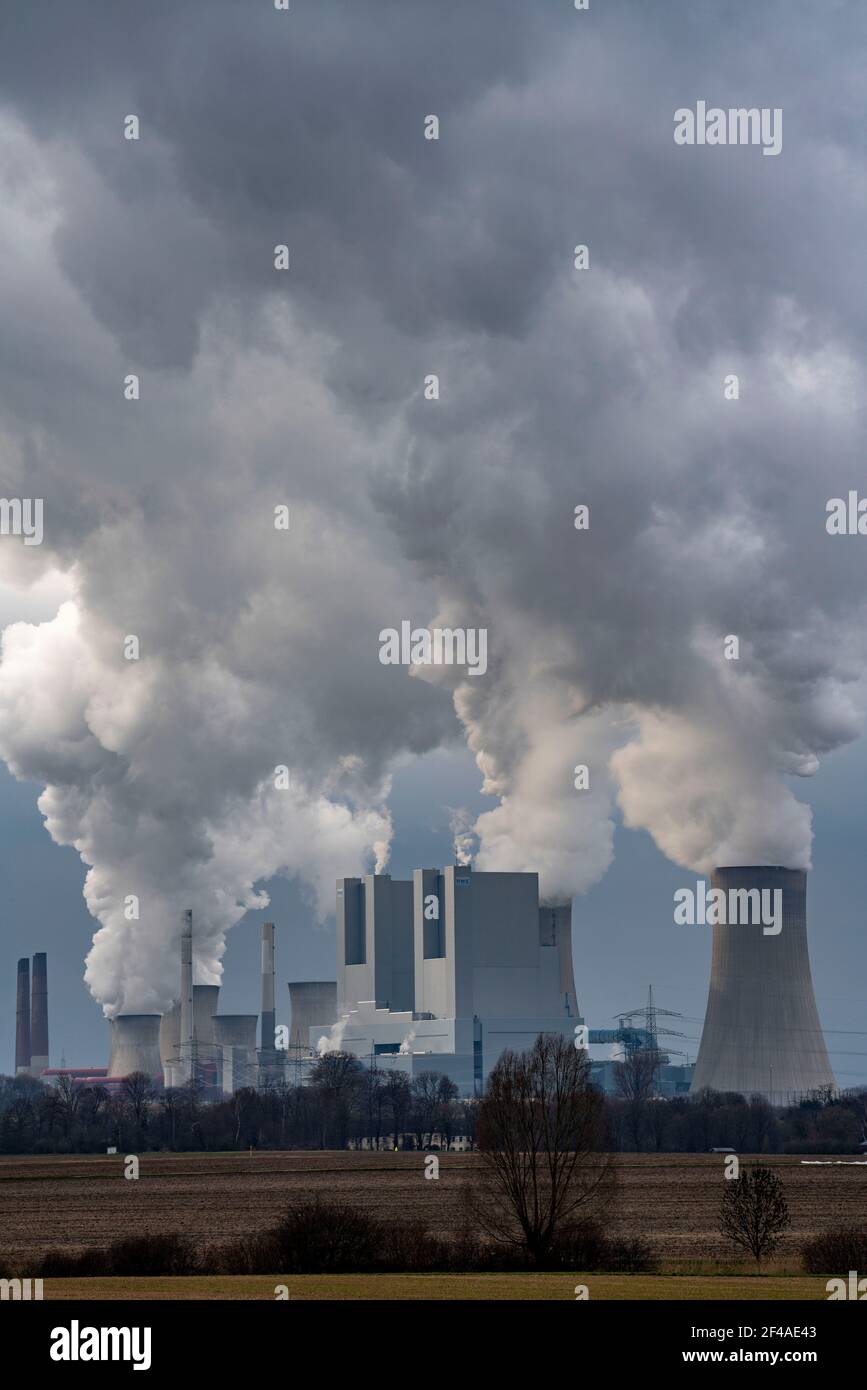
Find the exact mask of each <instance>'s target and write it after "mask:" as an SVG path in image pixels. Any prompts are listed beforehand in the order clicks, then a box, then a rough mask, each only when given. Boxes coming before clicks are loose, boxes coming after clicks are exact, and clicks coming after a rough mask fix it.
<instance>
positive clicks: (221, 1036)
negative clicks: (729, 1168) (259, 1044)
mask: <svg viewBox="0 0 867 1390" xmlns="http://www.w3.org/2000/svg"><path fill="white" fill-rule="evenodd" d="M258 1022H259V1015H258V1014H215V1015H214V1042H215V1043H216V1044H217V1045H218V1046H219V1047H246V1048H249V1050H250V1051H251V1052H255V1051H256V1027H257V1024H258Z"/></svg>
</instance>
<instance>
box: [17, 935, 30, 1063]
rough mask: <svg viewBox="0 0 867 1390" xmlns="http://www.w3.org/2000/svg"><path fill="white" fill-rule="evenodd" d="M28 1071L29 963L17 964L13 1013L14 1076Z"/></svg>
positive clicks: (22, 960) (25, 961)
mask: <svg viewBox="0 0 867 1390" xmlns="http://www.w3.org/2000/svg"><path fill="white" fill-rule="evenodd" d="M29 1071H30V961H29V960H28V959H27V957H26V956H22V958H21V960H19V962H18V993H17V997H16V1013H15V1075H16V1076H21V1075H22V1074H23V1073H26V1072H29Z"/></svg>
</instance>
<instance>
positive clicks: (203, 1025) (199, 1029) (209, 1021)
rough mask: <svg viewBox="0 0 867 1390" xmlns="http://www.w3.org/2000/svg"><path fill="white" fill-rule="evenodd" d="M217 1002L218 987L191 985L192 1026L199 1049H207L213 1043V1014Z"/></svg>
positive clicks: (218, 998)
mask: <svg viewBox="0 0 867 1390" xmlns="http://www.w3.org/2000/svg"><path fill="white" fill-rule="evenodd" d="M219 1002H220V986H219V985H193V1024H194V1026H195V1030H196V1042H197V1043H198V1044H199V1046H200V1047H202V1046H205V1047H209V1046H210V1044H211V1043H212V1042H213V1041H214V1014H215V1013H216V1012H217V1005H218V1004H219Z"/></svg>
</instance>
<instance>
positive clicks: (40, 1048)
mask: <svg viewBox="0 0 867 1390" xmlns="http://www.w3.org/2000/svg"><path fill="white" fill-rule="evenodd" d="M49 1066H50V1063H49V1061H48V960H47V957H46V955H45V952H44V951H37V953H36V955H35V956H34V957H33V979H32V993H31V996H30V1070H31V1071H32V1073H33V1075H34V1076H38V1075H39V1074H40V1072H43V1071H45V1070H46V1069H47V1068H48V1067H49Z"/></svg>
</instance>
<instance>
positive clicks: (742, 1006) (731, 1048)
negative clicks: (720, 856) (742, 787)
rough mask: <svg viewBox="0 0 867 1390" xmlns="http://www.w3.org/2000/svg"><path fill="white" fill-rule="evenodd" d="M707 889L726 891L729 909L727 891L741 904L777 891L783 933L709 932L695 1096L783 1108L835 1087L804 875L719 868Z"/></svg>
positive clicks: (736, 928) (734, 928)
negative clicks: (733, 1094)
mask: <svg viewBox="0 0 867 1390" xmlns="http://www.w3.org/2000/svg"><path fill="white" fill-rule="evenodd" d="M711 887H712V888H716V889H723V891H724V892H725V893H726V895H727V901H728V902H729V903H730V902H731V901H732V898H731V894H732V892H739V893H740V895H741V900H742V901H743V894H744V892H745V891H746V892H748V891H749V890H750V889H759V890H760V891H761V890H767V891H768V893H773V892H774V891H775V890H780V891H781V893H782V929H781V930H780V932H779V933H778V934H777V935H772V934H768V933H766V932H765V930H764V928H763V926H762V923H761V922H758V923H755V924H754V925H753V924H750V925H728V926H722V925H715V926H714V927H713V959H712V964H711V977H710V989H709V992H708V1001H707V1010H706V1013H705V1020H704V1029H703V1031H702V1035H701V1046H700V1047H699V1051H698V1060H697V1061H696V1065H695V1073H694V1075H693V1081H692V1087H691V1090H692V1092H693V1093H695V1092H697V1091H702V1090H704V1089H705V1087H710V1088H712V1089H713V1090H715V1091H739V1092H741V1094H742V1095H746V1096H751V1095H762V1096H765V1097H766V1099H768V1100H770V1101H771V1103H772V1104H774V1105H785V1104H789V1103H791V1102H793V1101H796V1100H798V1099H799V1098H800V1097H801V1096H803V1095H805V1094H806V1093H807V1092H810V1091H814V1090H817V1089H818V1088H819V1087H823V1086H833V1085H834V1084H835V1083H834V1074H833V1072H832V1071H831V1064H830V1062H829V1061H828V1053H827V1051H826V1049H825V1040H824V1038H823V1036H822V1029H821V1025H820V1023H819V1015H818V1013H817V1011H816V1000H815V997H814V995H813V980H812V976H811V974H810V957H809V953H808V950H807V875H806V873H804V872H803V870H800V869H782V868H763V867H757V868H753V867H737V868H725V869H716V870H714V873H713V875H712V877H711ZM767 901H768V903H769V904H770V903H771V902H772V901H773V899H772V898H770V897H769V898H768V900H767ZM729 915H731V914H729ZM753 922H755V918H753Z"/></svg>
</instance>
